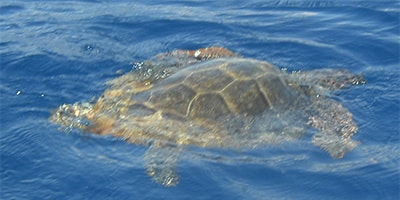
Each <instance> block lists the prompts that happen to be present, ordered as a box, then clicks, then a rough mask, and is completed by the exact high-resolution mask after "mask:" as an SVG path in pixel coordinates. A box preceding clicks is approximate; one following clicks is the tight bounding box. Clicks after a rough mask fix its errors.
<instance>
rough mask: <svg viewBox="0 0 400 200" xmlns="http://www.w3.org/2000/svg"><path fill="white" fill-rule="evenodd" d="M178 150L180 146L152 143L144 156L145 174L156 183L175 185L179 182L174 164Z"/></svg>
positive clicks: (177, 157)
mask: <svg viewBox="0 0 400 200" xmlns="http://www.w3.org/2000/svg"><path fill="white" fill-rule="evenodd" d="M180 152H181V149H180V147H176V146H173V145H169V144H152V145H151V146H150V148H149V149H148V150H147V152H146V154H145V157H144V159H145V164H146V170H147V174H148V175H149V176H151V178H152V179H153V181H155V182H156V183H159V184H162V185H164V186H167V187H171V186H176V185H177V184H178V182H179V176H178V174H177V172H176V165H177V162H178V159H179V154H180Z"/></svg>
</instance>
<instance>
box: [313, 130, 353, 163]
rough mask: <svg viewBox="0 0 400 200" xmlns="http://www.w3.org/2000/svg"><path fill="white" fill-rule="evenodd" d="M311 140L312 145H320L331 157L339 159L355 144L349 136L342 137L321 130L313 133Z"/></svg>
mask: <svg viewBox="0 0 400 200" xmlns="http://www.w3.org/2000/svg"><path fill="white" fill-rule="evenodd" d="M312 142H313V144H314V145H316V146H319V147H321V148H322V149H324V150H325V151H327V152H328V153H329V155H331V156H332V158H336V159H340V158H343V156H344V155H345V154H346V153H347V152H349V151H351V150H352V149H353V148H354V147H356V146H357V144H358V142H355V141H353V140H351V139H349V138H342V137H340V136H338V135H337V134H336V133H329V132H322V133H317V134H315V135H313V137H312Z"/></svg>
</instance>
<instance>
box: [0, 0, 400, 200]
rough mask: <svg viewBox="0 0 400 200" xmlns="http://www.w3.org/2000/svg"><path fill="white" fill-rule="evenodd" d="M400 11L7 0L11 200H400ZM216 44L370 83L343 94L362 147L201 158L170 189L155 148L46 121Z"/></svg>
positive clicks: (0, 84) (381, 5)
mask: <svg viewBox="0 0 400 200" xmlns="http://www.w3.org/2000/svg"><path fill="white" fill-rule="evenodd" d="M399 11H400V3H399V1H354V0H350V1H291V0H286V1H262V0H249V1H200V0H198V1H146V0H142V1H137V2H133V1H124V0H123V1H114V0H108V1H96V0H86V1H84V0H81V1H78V0H77V1H72V0H71V1H39V0H35V1H21V0H14V1H8V0H2V1H1V2H0V30H1V32H0V67H1V71H0V73H1V74H0V98H1V101H0V111H1V113H0V119H1V121H0V125H1V129H0V131H1V132H0V133H1V137H0V150H1V151H0V156H1V157H0V158H1V160H0V161H1V163H0V164H1V165H0V178H1V179H0V181H1V182H0V199H189V198H191V199H399V198H400V194H399V193H400V146H399V142H400V140H399V139H400V137H399V134H400V108H399V105H400V89H399V88H400V42H399V41H400V32H399V31H400V15H399ZM212 45H218V46H223V47H226V48H229V49H231V50H233V51H235V52H238V53H240V54H242V55H243V56H245V57H251V58H256V59H260V60H266V61H269V62H271V63H273V64H276V65H277V66H279V67H281V68H287V69H288V70H310V69H318V68H326V67H330V68H336V69H342V68H345V69H349V70H350V71H352V72H354V73H361V74H363V75H364V76H365V78H366V80H367V83H366V84H365V85H361V86H357V87H354V88H351V89H349V90H344V91H340V92H338V93H337V96H338V97H337V99H338V100H339V101H340V102H342V103H343V104H344V105H345V106H346V107H347V108H349V110H350V111H351V112H352V113H353V115H354V118H355V121H356V123H357V124H358V125H359V132H358V133H357V134H356V135H355V136H354V139H355V140H357V141H360V142H361V144H360V145H359V146H358V147H356V148H355V149H354V150H353V151H351V152H350V153H348V154H347V155H346V156H345V157H344V158H343V159H340V160H334V159H331V158H330V157H329V155H328V154H327V153H326V152H324V151H322V150H320V149H318V148H317V147H315V146H313V145H312V144H311V141H310V136H306V137H304V138H302V139H300V140H299V141H295V142H290V143H284V144H280V145H276V146H272V147H265V148H260V149H255V150H251V151H244V152H241V151H232V150H224V149H201V148H195V147H193V148H189V149H188V150H187V152H185V154H184V155H183V158H182V160H181V162H180V163H179V166H178V170H179V173H180V175H181V182H180V183H179V185H178V186H176V187H173V188H166V187H163V186H161V185H158V184H156V183H154V182H152V181H151V179H150V178H149V177H148V176H147V175H146V174H145V168H144V161H143V154H144V152H145V151H146V147H143V146H136V145H133V144H126V143H124V142H122V141H120V140H118V139H116V138H112V137H100V136H93V135H90V134H84V133H81V132H79V131H78V130H72V131H71V132H70V133H69V134H66V133H65V132H62V131H59V130H58V126H57V125H54V124H52V123H50V122H49V121H48V117H49V116H50V112H51V110H52V109H55V108H57V106H58V105H60V104H63V103H74V102H77V101H88V100H90V99H91V98H92V97H96V96H99V95H101V93H102V91H103V90H104V89H105V88H106V86H105V84H104V83H105V82H106V81H107V80H110V79H112V78H115V77H117V76H119V75H120V73H119V72H121V71H122V72H128V71H129V70H130V69H131V64H130V63H131V62H134V61H140V60H145V59H148V58H150V57H152V56H154V55H156V54H157V53H161V52H167V51H171V50H174V49H196V48H201V47H207V46H212Z"/></svg>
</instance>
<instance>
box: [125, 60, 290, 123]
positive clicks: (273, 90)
mask: <svg viewBox="0 0 400 200" xmlns="http://www.w3.org/2000/svg"><path fill="white" fill-rule="evenodd" d="M285 75H286V74H284V73H282V72H281V71H280V70H279V69H278V68H276V67H275V66H273V65H271V64H269V63H266V62H262V61H257V60H252V59H244V58H230V59H216V60H212V61H208V62H205V63H200V64H197V65H193V66H191V67H188V68H185V69H183V70H181V71H179V72H177V73H176V74H174V75H172V76H170V77H169V78H168V79H165V80H163V81H161V82H159V83H157V84H155V85H154V86H153V87H152V88H151V89H149V90H147V91H144V92H141V93H138V94H135V95H133V96H132V100H133V101H134V102H135V104H141V105H142V106H145V107H148V108H149V109H152V110H161V111H162V112H163V113H168V114H173V115H177V116H180V117H187V118H190V119H208V120H215V119H218V118H220V117H224V116H227V115H256V114H259V113H262V112H264V111H265V110H266V109H270V108H274V107H282V106H288V105H289V104H290V103H291V102H292V101H293V98H294V94H293V93H294V91H293V89H292V88H291V87H289V86H288V85H287V83H286V81H285V79H284V76H285Z"/></svg>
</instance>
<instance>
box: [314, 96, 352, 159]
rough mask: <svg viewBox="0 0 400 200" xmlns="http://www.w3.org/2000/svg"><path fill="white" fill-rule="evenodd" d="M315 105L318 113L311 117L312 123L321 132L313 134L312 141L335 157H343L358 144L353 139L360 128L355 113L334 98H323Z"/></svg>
mask: <svg viewBox="0 0 400 200" xmlns="http://www.w3.org/2000/svg"><path fill="white" fill-rule="evenodd" d="M313 105H314V106H315V107H314V109H315V110H316V113H315V115H314V116H312V117H310V124H311V125H312V126H313V127H314V128H316V129H317V130H318V132H319V133H317V134H315V135H314V136H313V139H312V142H313V143H314V144H315V145H316V146H319V147H321V148H322V149H324V150H326V151H328V153H329V154H330V155H331V156H332V157H333V158H342V157H343V156H344V155H345V154H346V153H347V152H348V151H350V150H351V149H353V148H354V147H356V146H357V144H358V142H355V141H352V140H351V137H352V136H353V135H354V134H355V133H356V132H357V130H358V126H357V125H356V123H355V122H354V120H353V115H352V114H351V113H350V112H349V110H347V109H346V108H345V107H344V106H343V105H342V104H340V103H339V102H336V101H334V100H330V99H325V98H321V99H317V100H316V101H315V102H314V104H313Z"/></svg>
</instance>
